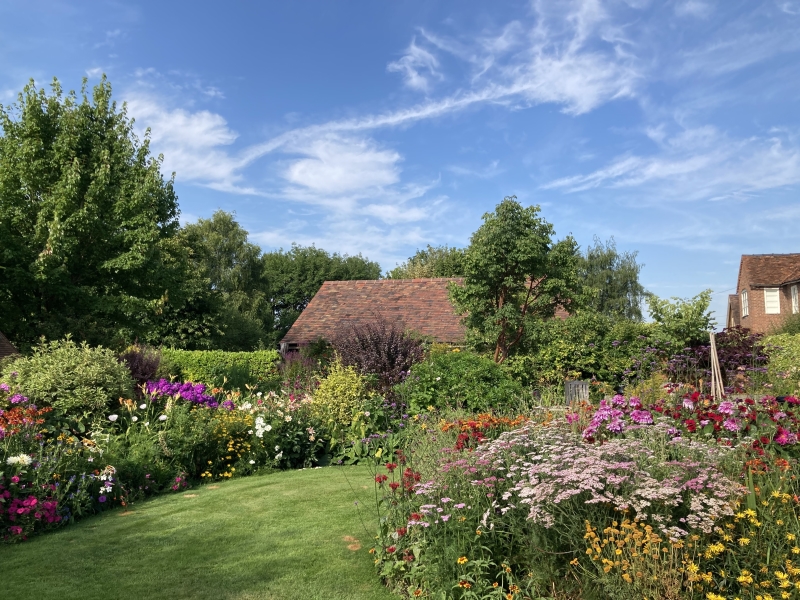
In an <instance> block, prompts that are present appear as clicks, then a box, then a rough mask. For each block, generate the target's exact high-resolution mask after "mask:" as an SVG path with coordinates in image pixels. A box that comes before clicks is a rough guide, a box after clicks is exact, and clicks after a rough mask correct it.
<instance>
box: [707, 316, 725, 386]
mask: <svg viewBox="0 0 800 600" xmlns="http://www.w3.org/2000/svg"><path fill="white" fill-rule="evenodd" d="M708 337H709V339H710V341H711V397H712V398H713V399H714V400H716V401H719V400H722V398H724V397H725V390H724V389H723V387H722V371H721V370H720V368H719V357H718V356H717V336H716V335H715V334H714V332H713V331H712V332H710V333H709V334H708Z"/></svg>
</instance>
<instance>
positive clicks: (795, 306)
mask: <svg viewBox="0 0 800 600" xmlns="http://www.w3.org/2000/svg"><path fill="white" fill-rule="evenodd" d="M799 312H800V299H798V297H797V286H796V285H793V286H792V314H793V315H796V314H797V313H799Z"/></svg>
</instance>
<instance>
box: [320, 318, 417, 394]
mask: <svg viewBox="0 0 800 600" xmlns="http://www.w3.org/2000/svg"><path fill="white" fill-rule="evenodd" d="M332 344H333V347H334V349H335V350H336V353H337V354H338V356H339V359H340V360H341V362H342V364H343V365H346V366H353V367H355V368H356V369H358V371H359V372H360V373H361V374H363V375H374V376H375V377H376V378H377V388H378V391H380V392H381V393H383V394H385V393H387V392H389V391H390V390H391V389H392V387H393V386H394V385H396V384H398V383H400V382H402V381H403V379H404V378H405V376H406V374H407V373H408V370H409V369H410V368H411V366H412V365H413V364H415V363H418V362H419V361H421V360H422V358H423V357H424V355H425V352H424V350H423V347H422V340H421V339H418V338H415V337H412V335H411V334H410V333H409V332H407V331H405V330H403V329H402V328H401V327H400V326H399V325H398V324H397V323H390V322H388V321H387V320H386V319H384V318H380V317H378V318H376V319H375V320H373V321H369V322H366V323H358V324H350V325H348V326H345V327H343V328H342V329H340V330H339V331H338V332H337V334H336V336H335V337H334V339H333V342H332Z"/></svg>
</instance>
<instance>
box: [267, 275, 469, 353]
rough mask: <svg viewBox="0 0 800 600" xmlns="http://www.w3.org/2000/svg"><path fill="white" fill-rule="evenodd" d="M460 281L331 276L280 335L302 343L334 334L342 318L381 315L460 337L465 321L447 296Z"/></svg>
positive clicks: (447, 338) (438, 336) (439, 336)
mask: <svg viewBox="0 0 800 600" xmlns="http://www.w3.org/2000/svg"><path fill="white" fill-rule="evenodd" d="M461 281H463V280H462V279H461V278H452V279H448V278H437V279H379V280H372V281H326V282H325V283H323V284H322V287H321V288H320V289H319V291H318V292H317V294H316V295H315V296H314V297H313V298H312V299H311V302H309V303H308V306H307V307H306V309H305V310H304V311H303V312H302V313H301V314H300V316H299V317H298V319H297V321H295V322H294V325H292V328H291V329H290V330H289V331H288V333H287V334H286V335H285V336H284V338H283V340H281V341H282V342H284V343H290V344H303V343H309V342H313V341H315V340H317V339H319V338H320V337H323V338H328V339H330V337H331V336H332V335H333V334H334V332H335V331H336V329H337V328H338V327H340V326H341V325H342V324H343V323H346V322H351V323H352V322H359V321H361V322H364V321H369V320H372V319H374V318H376V317H381V318H384V319H386V320H387V321H389V322H396V323H399V324H401V325H402V326H403V327H404V328H405V329H410V330H413V331H416V332H418V333H421V334H422V335H425V336H430V337H432V338H433V339H435V340H436V341H438V342H446V343H455V344H457V343H461V342H463V341H464V332H465V330H464V326H463V325H462V324H461V317H459V316H458V315H457V314H456V313H455V310H454V308H453V306H452V304H450V300H449V296H448V287H449V285H450V282H456V283H460V282H461Z"/></svg>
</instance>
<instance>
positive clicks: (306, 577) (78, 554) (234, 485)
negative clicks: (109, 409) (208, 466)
mask: <svg viewBox="0 0 800 600" xmlns="http://www.w3.org/2000/svg"><path fill="white" fill-rule="evenodd" d="M348 479H349V481H350V483H348ZM351 484H352V486H353V488H355V490H356V492H357V493H358V494H359V495H360V496H361V500H362V501H364V500H366V501H368V498H369V494H370V493H371V490H372V485H371V480H370V477H369V473H368V472H367V471H366V470H364V469H360V468H342V467H338V468H333V467H331V468H324V469H312V470H304V471H290V472H283V473H277V474H273V475H266V476H261V477H250V478H244V479H237V480H234V481H229V482H225V483H221V484H219V486H218V487H216V488H214V486H203V487H200V488H197V489H194V490H189V491H187V492H184V493H181V494H176V495H171V496H164V497H160V498H156V499H153V500H150V501H147V502H143V503H140V504H137V505H134V506H133V507H131V510H129V511H126V512H123V511H122V510H121V509H116V510H113V511H109V512H107V513H104V514H103V515H100V516H97V517H92V518H88V519H86V520H84V521H82V522H81V523H78V524H77V525H71V526H69V527H66V528H64V529H62V530H58V531H56V532H54V533H48V534H45V535H43V536H39V537H36V538H33V539H32V540H30V541H28V542H24V543H22V544H19V545H16V546H0V590H1V591H0V597H1V598H3V600H16V599H17V598H20V599H22V598H25V599H34V598H35V599H36V600H48V599H50V598H52V599H58V600H70V599H73V598H75V599H81V600H94V599H98V600H101V599H102V600H114V599H118V598H119V599H134V600H150V599H159V598H170V599H178V598H187V599H189V598H191V599H193V600H205V599H209V600H211V599H213V600H219V599H226V600H227V599H236V600H250V599H252V600H256V599H257V600H273V599H275V600H287V599H297V600H301V599H319V600H323V599H325V600H397V597H396V596H393V595H392V594H390V593H389V592H388V591H387V590H386V589H385V588H384V587H383V586H382V585H381V584H380V582H379V581H378V579H377V577H376V576H375V573H374V571H373V567H372V560H371V556H370V555H369V554H368V552H367V549H368V548H369V547H370V545H371V544H370V542H371V541H372V537H371V535H370V533H369V532H368V531H365V529H364V527H363V526H362V524H361V521H360V519H359V516H358V509H357V508H356V507H355V506H354V496H353V491H352V490H351ZM365 519H369V514H368V513H366V514H365ZM366 525H367V527H368V528H369V531H370V532H371V530H372V528H374V522H370V521H367V522H366Z"/></svg>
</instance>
